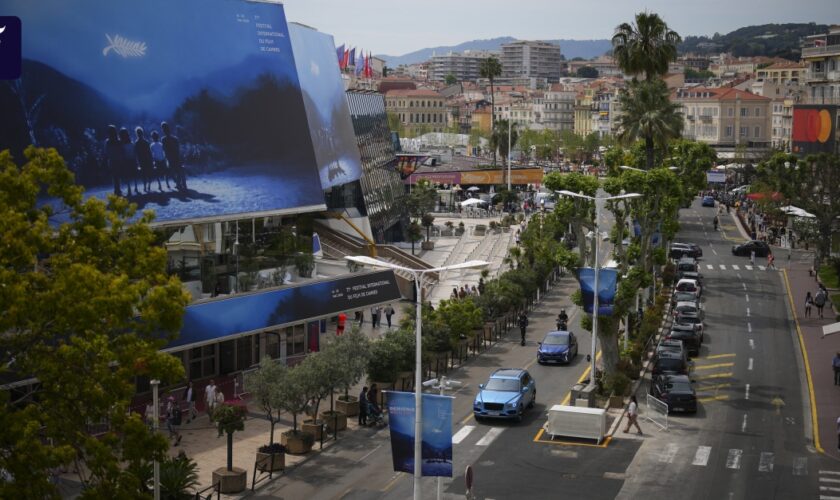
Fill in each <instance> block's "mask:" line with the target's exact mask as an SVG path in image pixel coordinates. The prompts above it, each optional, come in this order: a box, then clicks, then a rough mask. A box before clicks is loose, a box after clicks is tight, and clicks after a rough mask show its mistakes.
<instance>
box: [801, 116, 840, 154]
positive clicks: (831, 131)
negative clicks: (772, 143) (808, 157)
mask: <svg viewBox="0 0 840 500" xmlns="http://www.w3.org/2000/svg"><path fill="white" fill-rule="evenodd" d="M837 109H838V106H826V105H797V106H794V108H793V133H792V140H793V141H792V142H793V152H794V153H803V154H808V153H822V152H825V153H833V152H834V144H835V142H836V136H837V128H836V127H837Z"/></svg>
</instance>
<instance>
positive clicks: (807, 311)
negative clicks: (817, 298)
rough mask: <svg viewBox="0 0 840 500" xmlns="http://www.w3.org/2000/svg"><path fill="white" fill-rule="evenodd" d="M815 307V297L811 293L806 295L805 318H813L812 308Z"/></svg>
mask: <svg viewBox="0 0 840 500" xmlns="http://www.w3.org/2000/svg"><path fill="white" fill-rule="evenodd" d="M812 305H814V297H813V296H812V295H811V292H808V293H806V294H805V317H806V318H810V317H811V306H812Z"/></svg>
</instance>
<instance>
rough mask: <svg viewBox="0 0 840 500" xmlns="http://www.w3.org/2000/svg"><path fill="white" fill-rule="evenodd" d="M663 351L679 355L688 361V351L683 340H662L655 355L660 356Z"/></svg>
mask: <svg viewBox="0 0 840 500" xmlns="http://www.w3.org/2000/svg"><path fill="white" fill-rule="evenodd" d="M663 351H669V352H674V353H677V354H679V355H680V356H682V357H683V358H685V360H686V361H688V351H687V350H686V349H685V344H683V341H682V340H677V339H668V338H665V339H662V340H660V341H659V344H657V345H656V352H655V353H654V355H656V356H658V355H659V353H660V352H663Z"/></svg>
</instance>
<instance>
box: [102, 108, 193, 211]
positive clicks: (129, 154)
mask: <svg viewBox="0 0 840 500" xmlns="http://www.w3.org/2000/svg"><path fill="white" fill-rule="evenodd" d="M160 130H161V132H163V137H161V136H160V134H158V132H157V131H153V132H152V133H151V134H150V135H149V137H148V138H147V137H146V132H145V131H144V130H143V127H137V128H135V129H134V141H132V140H131V134H130V133H129V131H128V129H126V128H124V127H123V128H121V129H119V130H117V127H116V125H108V138H107V139H105V160H106V162H107V167H108V171H109V172H110V174H111V177H112V178H113V181H114V194H115V195H117V196H122V195H123V190H122V186H123V184H124V185H125V187H126V196H132V195H134V196H139V195H140V189H139V188H138V186H137V183H138V181H140V182H141V183H142V185H143V192H144V193H148V192H149V191H151V190H152V183H153V182H154V181H157V187H158V190H159V191H161V192H163V185H162V183H161V179H163V180H165V181H166V188H167V189H172V186H171V185H170V184H169V181H170V180H171V181H172V182H173V184H174V188H175V189H177V190H179V191H186V190H187V176H186V170H185V169H184V163H183V161H182V159H181V144H180V142H179V141H178V138H177V137H176V136H175V135H173V134H172V129H171V127H170V126H169V124H168V123H166V122H162V123H161V124H160ZM132 183H133V184H134V191H133V192H132V190H131V184H132Z"/></svg>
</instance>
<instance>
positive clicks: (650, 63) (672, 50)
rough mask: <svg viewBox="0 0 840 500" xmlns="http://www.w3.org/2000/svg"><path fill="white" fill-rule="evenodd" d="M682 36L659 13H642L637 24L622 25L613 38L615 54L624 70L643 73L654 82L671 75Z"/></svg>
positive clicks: (631, 73)
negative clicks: (670, 65) (660, 77)
mask: <svg viewBox="0 0 840 500" xmlns="http://www.w3.org/2000/svg"><path fill="white" fill-rule="evenodd" d="M681 41H682V38H680V35H679V34H678V33H677V32H676V31H673V30H671V29H669V28H668V25H667V24H665V21H663V20H662V18H661V17H659V15H658V14H654V13H648V12H639V13H638V14H636V22H635V24H628V23H622V24H621V25H620V26H618V28H616V30H615V34H614V35H613V37H612V46H613V54H614V56H615V59H616V61H617V62H618V66H619V67H620V68H621V70H622V71H623V72H624V73H626V74H628V75H633V76H634V77H635V76H636V75H640V74H643V75H644V76H645V79H646V80H652V79H654V78H656V77H658V76H661V75H664V74H665V73H667V72H668V63H670V62H672V61H675V60H676V59H677V44H678V43H680V42H681Z"/></svg>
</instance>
